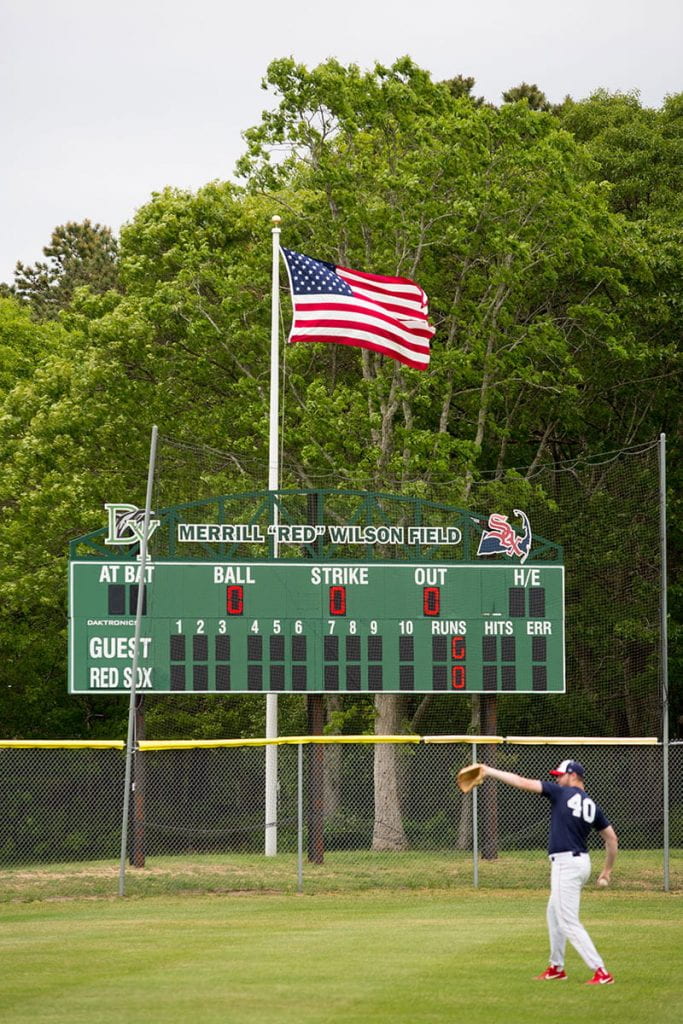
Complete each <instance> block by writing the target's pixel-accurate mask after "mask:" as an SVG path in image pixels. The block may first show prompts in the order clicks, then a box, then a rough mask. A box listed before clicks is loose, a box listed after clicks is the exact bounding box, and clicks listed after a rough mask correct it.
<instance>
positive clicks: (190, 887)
mask: <svg viewBox="0 0 683 1024" xmlns="http://www.w3.org/2000/svg"><path fill="white" fill-rule="evenodd" d="M602 856H603V855H602V853H601V852H597V853H595V854H594V857H593V867H594V874H597V870H598V869H599V865H600V864H601V863H602ZM477 869H478V879H477V884H478V886H479V887H480V888H483V889H487V888H489V889H534V888H537V889H538V890H539V892H543V891H544V889H545V886H546V884H547V875H548V865H547V860H546V858H545V856H544V854H543V852H542V851H540V850H533V851H526V852H517V853H508V852H502V853H501V854H500V856H499V857H497V858H496V859H495V860H491V861H485V860H480V861H479V863H478V866H477ZM118 876H119V864H118V862H115V861H89V862H87V861H84V862H72V863H68V864H45V865H38V866H36V865H26V866H21V867H13V868H0V903H4V902H13V901H15V900H22V901H31V900H44V899H73V898H85V897H87V898H97V897H104V898H108V897H111V896H115V895H116V894H117V893H118ZM473 885H474V866H473V862H472V855H471V853H465V852H454V851H442V852H438V853H433V852H426V851H421V850H410V851H407V852H405V853H373V852H372V851H369V850H347V851H340V852H333V853H326V854H325V858H324V863H323V864H309V863H308V861H304V865H303V891H304V893H307V894H322V893H330V892H357V891H362V890H369V889H377V888H381V889H439V890H441V889H449V888H454V889H458V890H466V889H471V888H472V887H473ZM670 886H671V889H672V890H674V891H676V890H677V891H681V890H683V850H680V849H678V850H675V851H672V856H671V866H670ZM612 888H613V890H614V891H617V892H621V891H633V892H646V891H651V892H659V891H661V890H662V888H663V860H662V851H661V850H637V851H633V850H620V852H619V859H618V862H617V869H616V871H615V873H614V882H613V886H612ZM297 889H298V874H297V861H296V856H295V855H294V854H291V853H289V854H288V853H282V854H278V856H276V857H264V856H263V855H262V854H203V855H202V854H193V855H191V856H184V857H149V858H148V859H147V863H146V865H145V867H144V868H128V869H127V871H126V880H125V891H126V895H129V896H157V895H164V894H165V895H173V894H180V893H182V892H192V893H228V892H241V891H256V892H259V891H260V892H263V891H268V892H281V893H296V892H297Z"/></svg>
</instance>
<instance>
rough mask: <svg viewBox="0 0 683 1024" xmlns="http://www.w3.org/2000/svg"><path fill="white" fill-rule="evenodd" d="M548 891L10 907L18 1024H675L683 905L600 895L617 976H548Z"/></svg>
mask: <svg viewBox="0 0 683 1024" xmlns="http://www.w3.org/2000/svg"><path fill="white" fill-rule="evenodd" d="M545 901H546V894H545V893H541V892H539V891H528V890H516V891H506V890H485V889H481V890H477V891H473V890H470V891H455V890H447V891H441V892H440V891H437V890H433V889H432V890H425V891H417V890H411V891H404V892H402V893H396V892H386V891H378V890H375V891H366V892H355V893H336V894H325V895H315V896H313V895H301V896H300V895H296V894H294V895H282V894H275V895H274V894H270V893H261V894H254V893H250V894H242V895H236V894H230V895H214V896H210V895H202V896H190V895H181V896H173V897H169V896H159V897H152V898H149V899H145V900H142V899H135V898H129V899H125V900H118V899H111V900H101V899H100V900H91V901H84V900H69V901H60V902H48V901H43V902H34V903H28V904H27V903H18V902H14V903H5V904H3V905H2V906H0V964H1V965H2V966H1V970H0V1019H2V1021H3V1024H28V1022H31V1024H67V1022H68V1024H138V1022H140V1024H142V1022H144V1024H180V1022H182V1024H186V1022H187V1021H188V1020H198V1021H201V1022H203V1024H213V1022H219V1021H220V1022H221V1024H295V1022H296V1024H314V1022H315V1024H327V1022H339V1024H369V1022H373V1024H384V1022H386V1024H433V1022H462V1024H555V1022H562V1024H571V1022H573V1021H578V1022H586V1021H589V1020H591V1019H595V1020H599V1021H600V1022H601V1024H612V1022H613V1024H625V1022H629V1024H655V1022H656V1024H666V1022H669V1021H671V1022H673V1021H679V1020H680V1014H681V1010H680V1006H681V1002H680V996H681V976H682V972H683V954H682V950H683V920H682V913H681V911H682V910H683V904H682V902H681V901H682V897H681V896H680V895H675V894H664V893H659V894H657V893H634V892H630V893H626V892H619V891H611V890H610V891H607V892H598V891H596V890H592V891H591V890H588V891H586V894H585V897H584V904H583V918H584V921H585V923H586V924H587V926H588V927H589V930H590V931H591V934H592V935H593V938H594V939H595V941H596V943H597V945H598V948H599V949H600V950H601V951H602V953H603V955H604V957H605V959H606V961H607V965H608V967H609V968H610V970H612V971H613V973H614V974H615V977H616V983H615V984H614V985H612V986H608V987H605V988H598V989H595V988H591V987H586V986H585V985H583V984H582V983H583V981H584V980H585V979H586V978H587V977H588V976H589V974H590V972H589V971H588V969H587V968H586V967H585V965H584V964H583V963H582V962H581V961H580V960H579V958H578V957H577V956H576V954H575V953H574V952H573V951H570V952H569V955H568V961H567V970H568V972H569V975H570V977H569V980H568V981H567V982H561V983H558V982H554V983H553V982H551V983H548V982H535V981H532V976H533V974H534V973H536V972H537V971H539V970H542V969H543V968H544V967H545V966H546V963H547V939H546V934H545V920H544V912H545Z"/></svg>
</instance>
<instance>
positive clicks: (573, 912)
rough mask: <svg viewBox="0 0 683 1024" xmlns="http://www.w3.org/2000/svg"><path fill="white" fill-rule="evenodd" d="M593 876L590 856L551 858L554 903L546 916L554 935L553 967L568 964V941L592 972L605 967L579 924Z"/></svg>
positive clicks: (555, 854)
mask: <svg viewBox="0 0 683 1024" xmlns="http://www.w3.org/2000/svg"><path fill="white" fill-rule="evenodd" d="M590 873H591V861H590V857H589V856H588V854H587V853H581V854H579V856H578V857H575V856H574V855H573V854H572V853H553V854H551V856H550V899H549V900H548V909H547V913H546V917H547V921H548V933H549V935H550V963H551V964H554V965H555V967H562V966H563V964H564V953H565V947H566V945H567V939H569V941H570V942H571V944H572V946H573V947H574V949H575V950H576V952H577V953H578V954H579V956H580V957H581V958H582V959H583V960H584V961H585V963H586V964H587V965H588V966H589V967H590V969H591V970H592V971H595V970H597V969H598V967H604V966H605V965H604V963H603V960H602V958H601V956H600V954H599V953H598V951H597V949H596V948H595V946H594V945H593V941H592V939H591V937H590V935H589V934H588V932H587V931H586V929H585V928H584V926H583V925H582V924H581V922H580V921H579V906H580V903H581V890H582V889H583V887H584V885H585V884H586V882H587V881H588V879H589V877H590Z"/></svg>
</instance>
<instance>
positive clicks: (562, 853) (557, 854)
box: [549, 850, 588, 860]
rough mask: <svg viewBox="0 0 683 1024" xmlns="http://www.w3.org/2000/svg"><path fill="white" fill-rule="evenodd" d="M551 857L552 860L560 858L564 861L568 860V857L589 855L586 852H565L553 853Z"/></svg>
mask: <svg viewBox="0 0 683 1024" xmlns="http://www.w3.org/2000/svg"><path fill="white" fill-rule="evenodd" d="M549 856H550V859H551V860H555V859H556V858H558V859H559V858H560V857H562V858H563V859H566V858H567V857H587V856H588V853H587V851H586V850H563V851H562V852H560V853H551V854H550V855H549Z"/></svg>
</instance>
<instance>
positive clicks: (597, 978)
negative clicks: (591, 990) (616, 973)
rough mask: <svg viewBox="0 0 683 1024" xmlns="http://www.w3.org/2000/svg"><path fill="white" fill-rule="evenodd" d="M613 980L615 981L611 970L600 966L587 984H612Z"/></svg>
mask: <svg viewBox="0 0 683 1024" xmlns="http://www.w3.org/2000/svg"><path fill="white" fill-rule="evenodd" d="M613 982H614V978H613V977H612V975H611V974H610V973H609V971H606V970H605V968H604V967H598V969H597V971H596V972H595V974H594V975H593V977H592V978H591V979H590V981H587V982H586V984H587V985H611V984H612V983H613Z"/></svg>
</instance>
